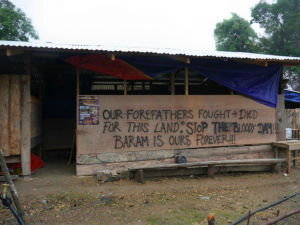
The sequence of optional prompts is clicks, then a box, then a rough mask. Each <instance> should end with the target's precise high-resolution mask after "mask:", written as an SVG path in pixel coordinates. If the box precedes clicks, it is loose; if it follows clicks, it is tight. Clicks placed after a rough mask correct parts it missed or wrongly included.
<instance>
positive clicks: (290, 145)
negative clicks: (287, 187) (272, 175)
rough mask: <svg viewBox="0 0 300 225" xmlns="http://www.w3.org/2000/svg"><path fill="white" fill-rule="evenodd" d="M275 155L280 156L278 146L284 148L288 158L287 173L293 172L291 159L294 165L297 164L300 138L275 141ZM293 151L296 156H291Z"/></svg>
mask: <svg viewBox="0 0 300 225" xmlns="http://www.w3.org/2000/svg"><path fill="white" fill-rule="evenodd" d="M273 147H274V151H275V157H276V158H278V148H283V149H285V151H286V158H287V164H288V166H287V173H290V172H291V161H294V166H296V163H297V160H298V159H300V157H298V150H300V141H299V140H290V141H277V142H274V143H273ZM291 151H294V157H293V158H291Z"/></svg>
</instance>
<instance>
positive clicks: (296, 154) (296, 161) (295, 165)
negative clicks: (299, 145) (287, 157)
mask: <svg viewBox="0 0 300 225" xmlns="http://www.w3.org/2000/svg"><path fill="white" fill-rule="evenodd" d="M294 158H298V150H294ZM297 164H298V159H294V165H293V166H294V167H297Z"/></svg>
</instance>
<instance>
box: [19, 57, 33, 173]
mask: <svg viewBox="0 0 300 225" xmlns="http://www.w3.org/2000/svg"><path fill="white" fill-rule="evenodd" d="M25 72H26V75H22V76H21V77H20V83H21V92H20V93H21V162H22V174H23V176H30V175H31V168H30V167H31V166H30V165H31V159H30V149H31V144H30V138H31V131H30V122H31V121H30V111H31V110H30V101H31V99H30V75H31V56H30V55H26V70H25Z"/></svg>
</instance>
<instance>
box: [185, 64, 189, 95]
mask: <svg viewBox="0 0 300 225" xmlns="http://www.w3.org/2000/svg"><path fill="white" fill-rule="evenodd" d="M184 78H185V79H184V86H185V95H189V68H188V67H185V69H184Z"/></svg>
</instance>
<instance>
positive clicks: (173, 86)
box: [170, 72, 175, 95]
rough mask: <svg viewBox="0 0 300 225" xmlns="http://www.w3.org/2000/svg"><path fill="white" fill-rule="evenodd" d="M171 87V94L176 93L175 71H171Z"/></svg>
mask: <svg viewBox="0 0 300 225" xmlns="http://www.w3.org/2000/svg"><path fill="white" fill-rule="evenodd" d="M170 87H171V95H175V73H174V72H171V83H170Z"/></svg>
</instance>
